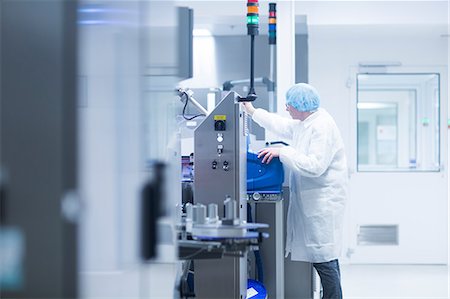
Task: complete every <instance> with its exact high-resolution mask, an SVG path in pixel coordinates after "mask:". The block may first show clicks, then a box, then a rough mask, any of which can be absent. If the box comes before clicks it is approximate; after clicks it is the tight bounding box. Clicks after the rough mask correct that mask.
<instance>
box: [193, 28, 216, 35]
mask: <svg viewBox="0 0 450 299" xmlns="http://www.w3.org/2000/svg"><path fill="white" fill-rule="evenodd" d="M192 34H193V35H194V36H212V34H211V31H209V30H208V29H194V30H193V32H192Z"/></svg>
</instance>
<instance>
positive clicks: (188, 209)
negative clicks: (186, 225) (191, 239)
mask: <svg viewBox="0 0 450 299" xmlns="http://www.w3.org/2000/svg"><path fill="white" fill-rule="evenodd" d="M193 218H194V210H193V206H192V204H191V203H189V202H188V203H187V204H186V221H188V220H190V221H192V220H193Z"/></svg>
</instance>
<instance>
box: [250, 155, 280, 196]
mask: <svg viewBox="0 0 450 299" xmlns="http://www.w3.org/2000/svg"><path fill="white" fill-rule="evenodd" d="M261 161H262V159H258V155H257V154H256V153H252V152H250V151H248V152H247V193H253V192H259V193H281V190H282V188H283V182H284V169H283V164H281V161H280V159H279V158H273V160H272V161H270V163H269V164H262V163H261Z"/></svg>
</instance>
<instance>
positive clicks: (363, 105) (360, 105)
mask: <svg viewBox="0 0 450 299" xmlns="http://www.w3.org/2000/svg"><path fill="white" fill-rule="evenodd" d="M357 106H358V109H385V108H395V104H384V103H361V102H360V103H358V105H357Z"/></svg>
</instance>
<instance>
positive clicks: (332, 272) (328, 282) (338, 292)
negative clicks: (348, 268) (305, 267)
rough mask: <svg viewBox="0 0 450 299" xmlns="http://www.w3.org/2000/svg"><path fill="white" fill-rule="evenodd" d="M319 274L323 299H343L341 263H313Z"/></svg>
mask: <svg viewBox="0 0 450 299" xmlns="http://www.w3.org/2000/svg"><path fill="white" fill-rule="evenodd" d="M313 266H314V268H315V269H316V270H317V273H319V276H320V281H321V283H322V288H323V297H322V298H323V299H342V289H341V271H340V269H339V261H338V260H337V259H336V260H332V261H329V262H325V263H313Z"/></svg>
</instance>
